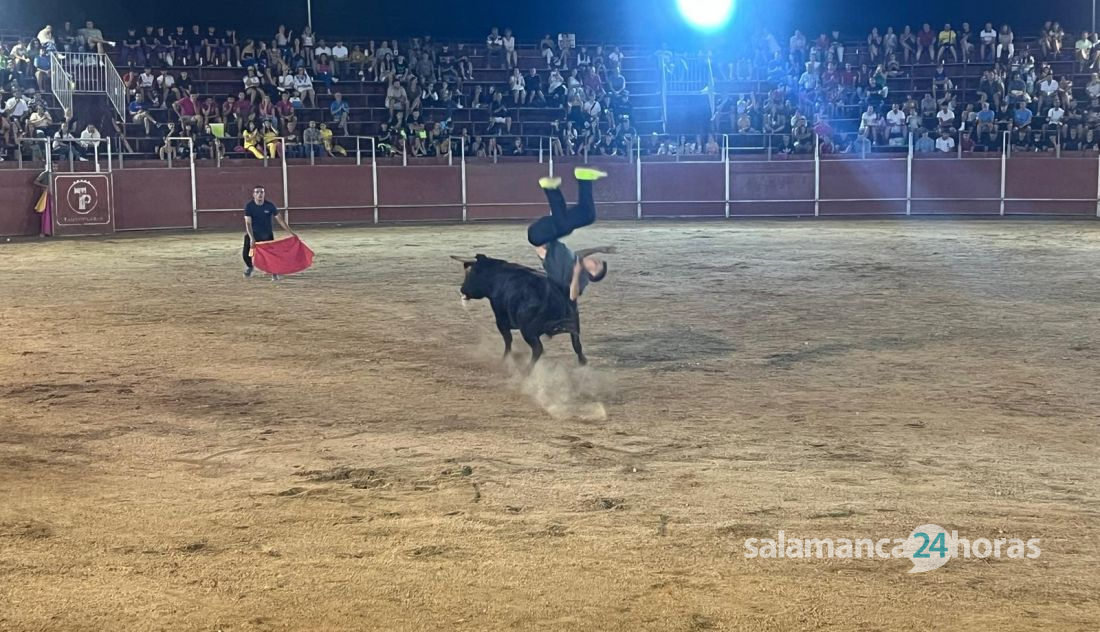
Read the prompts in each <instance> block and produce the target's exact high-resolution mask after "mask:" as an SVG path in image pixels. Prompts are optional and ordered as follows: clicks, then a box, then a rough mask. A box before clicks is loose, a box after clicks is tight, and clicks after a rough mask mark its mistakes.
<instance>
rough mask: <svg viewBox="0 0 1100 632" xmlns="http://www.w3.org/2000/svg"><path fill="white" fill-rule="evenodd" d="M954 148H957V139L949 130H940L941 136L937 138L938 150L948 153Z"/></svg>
mask: <svg viewBox="0 0 1100 632" xmlns="http://www.w3.org/2000/svg"><path fill="white" fill-rule="evenodd" d="M953 149H955V139H954V138H951V134H950V133H948V131H947V130H943V131H942V132H940V137H939V138H937V139H936V151H938V152H942V153H945V154H946V153H950V152H951V150H953Z"/></svg>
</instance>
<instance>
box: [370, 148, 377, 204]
mask: <svg viewBox="0 0 1100 632" xmlns="http://www.w3.org/2000/svg"><path fill="white" fill-rule="evenodd" d="M370 177H371V186H372V187H373V189H372V190H373V192H374V223H375V224H377V223H378V141H376V140H374V139H373V138H372V139H371V143H370Z"/></svg>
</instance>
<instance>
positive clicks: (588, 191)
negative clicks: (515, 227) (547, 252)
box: [527, 180, 596, 246]
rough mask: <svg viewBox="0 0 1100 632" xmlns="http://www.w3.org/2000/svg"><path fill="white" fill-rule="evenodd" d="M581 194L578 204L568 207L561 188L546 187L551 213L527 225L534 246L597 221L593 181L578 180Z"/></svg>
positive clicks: (559, 237)
mask: <svg viewBox="0 0 1100 632" xmlns="http://www.w3.org/2000/svg"><path fill="white" fill-rule="evenodd" d="M577 187H578V189H579V195H578V196H577V204H576V206H570V207H566V205H565V196H564V195H562V192H561V189H546V199H547V200H548V201H549V202H550V215H547V216H545V217H540V218H538V219H537V220H535V221H534V222H532V224H531V225H530V226H528V227H527V241H529V242H531V245H532V246H544V245H546V244H548V243H550V242H551V241H554V240H556V239H561V238H562V237H565V236H566V235H568V234H570V233H572V232H573V231H574V230H576V229H578V228H581V227H583V226H588V225H589V224H591V223H593V222H595V221H596V202H595V200H594V199H593V197H592V181H591V180H579V181H577Z"/></svg>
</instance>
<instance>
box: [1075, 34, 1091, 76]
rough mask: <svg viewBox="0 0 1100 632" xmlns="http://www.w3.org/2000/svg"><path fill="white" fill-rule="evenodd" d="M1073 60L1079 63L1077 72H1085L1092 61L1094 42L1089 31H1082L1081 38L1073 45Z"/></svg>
mask: <svg viewBox="0 0 1100 632" xmlns="http://www.w3.org/2000/svg"><path fill="white" fill-rule="evenodd" d="M1073 59H1074V61H1076V62H1077V72H1079V73H1080V72H1084V71H1085V67H1086V66H1088V65H1089V61H1091V59H1092V42H1091V41H1090V40H1089V32H1088V31H1082V32H1081V37H1079V38H1078V39H1077V42H1076V43H1075V44H1074V45H1073Z"/></svg>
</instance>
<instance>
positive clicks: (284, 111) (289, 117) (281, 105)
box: [275, 92, 298, 125]
mask: <svg viewBox="0 0 1100 632" xmlns="http://www.w3.org/2000/svg"><path fill="white" fill-rule="evenodd" d="M275 113H276V114H278V115H279V119H280V120H282V122H283V125H286V124H288V123H291V122H295V123H296V122H298V117H297V116H296V115H295V114H294V104H293V103H291V102H290V94H288V93H286V92H284V93H283V98H281V99H279V102H278V103H276V104H275Z"/></svg>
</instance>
